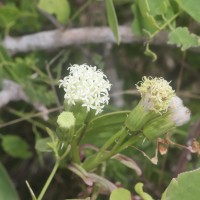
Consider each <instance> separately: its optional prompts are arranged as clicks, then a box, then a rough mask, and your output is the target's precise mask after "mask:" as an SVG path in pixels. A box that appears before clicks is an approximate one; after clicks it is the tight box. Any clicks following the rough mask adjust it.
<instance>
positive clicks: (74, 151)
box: [72, 141, 81, 164]
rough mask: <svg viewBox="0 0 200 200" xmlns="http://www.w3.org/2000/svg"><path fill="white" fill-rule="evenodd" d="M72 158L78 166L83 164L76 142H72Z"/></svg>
mask: <svg viewBox="0 0 200 200" xmlns="http://www.w3.org/2000/svg"><path fill="white" fill-rule="evenodd" d="M72 157H73V161H74V162H75V163H78V164H80V163H81V160H80V154H79V149H78V144H77V142H76V141H73V142H72Z"/></svg>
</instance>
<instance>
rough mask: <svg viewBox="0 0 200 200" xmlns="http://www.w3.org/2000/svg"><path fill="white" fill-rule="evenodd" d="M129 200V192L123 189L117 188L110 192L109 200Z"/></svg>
mask: <svg viewBox="0 0 200 200" xmlns="http://www.w3.org/2000/svg"><path fill="white" fill-rule="evenodd" d="M122 199H123V200H131V193H130V191H128V190H126V189H124V188H117V189H115V190H113V191H112V193H111V195H110V199H109V200H122Z"/></svg>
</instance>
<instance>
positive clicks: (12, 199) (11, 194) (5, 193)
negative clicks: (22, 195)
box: [0, 163, 19, 200]
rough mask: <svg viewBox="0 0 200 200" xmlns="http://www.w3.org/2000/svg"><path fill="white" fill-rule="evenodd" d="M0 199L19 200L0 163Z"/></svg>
mask: <svg viewBox="0 0 200 200" xmlns="http://www.w3.org/2000/svg"><path fill="white" fill-rule="evenodd" d="M0 199H2V200H3V199H5V200H19V196H18V194H17V191H16V190H15V187H14V184H13V183H12V180H11V179H10V177H9V175H8V173H7V172H6V169H5V168H4V166H3V165H2V164H1V163H0Z"/></svg>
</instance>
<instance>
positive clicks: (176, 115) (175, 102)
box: [169, 96, 191, 126]
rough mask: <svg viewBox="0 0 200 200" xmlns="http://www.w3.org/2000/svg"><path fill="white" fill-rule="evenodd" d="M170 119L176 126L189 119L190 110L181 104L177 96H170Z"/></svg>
mask: <svg viewBox="0 0 200 200" xmlns="http://www.w3.org/2000/svg"><path fill="white" fill-rule="evenodd" d="M169 111H170V112H171V118H172V121H173V122H174V123H175V125H176V126H182V125H183V124H185V123H187V122H188V121H189V120H190V116H191V112H190V110H189V109H188V108H187V107H185V106H184V105H183V101H182V99H181V98H179V97H178V96H175V97H173V98H172V101H171V103H170V105H169Z"/></svg>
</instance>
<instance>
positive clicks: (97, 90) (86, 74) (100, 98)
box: [59, 64, 111, 114]
mask: <svg viewBox="0 0 200 200" xmlns="http://www.w3.org/2000/svg"><path fill="white" fill-rule="evenodd" d="M59 83H60V85H59V87H61V86H62V87H63V88H64V90H65V96H64V98H65V99H66V100H67V102H68V104H73V105H75V104H76V102H82V106H83V107H86V108H87V111H90V109H94V110H96V114H98V113H100V112H102V109H103V107H104V105H105V104H108V101H109V99H110V98H109V95H108V91H109V90H110V88H111V84H110V83H109V81H108V79H107V77H106V75H105V74H104V73H103V72H102V71H100V70H99V69H97V68H96V66H95V67H92V66H88V65H86V64H82V65H77V64H74V65H72V66H70V67H69V76H66V77H65V78H64V79H63V80H60V81H59Z"/></svg>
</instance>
